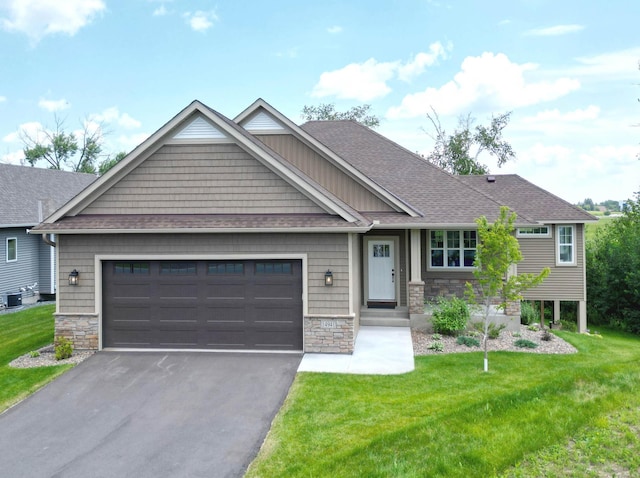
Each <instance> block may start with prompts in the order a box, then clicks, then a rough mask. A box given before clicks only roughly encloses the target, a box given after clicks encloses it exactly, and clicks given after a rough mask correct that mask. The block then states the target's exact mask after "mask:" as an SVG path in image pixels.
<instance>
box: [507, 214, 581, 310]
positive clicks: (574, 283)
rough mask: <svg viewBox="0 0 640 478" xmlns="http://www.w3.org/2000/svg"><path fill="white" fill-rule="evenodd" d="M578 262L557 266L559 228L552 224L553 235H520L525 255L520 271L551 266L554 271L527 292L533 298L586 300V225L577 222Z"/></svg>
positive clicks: (534, 271)
mask: <svg viewBox="0 0 640 478" xmlns="http://www.w3.org/2000/svg"><path fill="white" fill-rule="evenodd" d="M575 230H576V250H575V255H576V265H575V266H560V267H558V266H556V247H557V239H556V231H555V226H552V237H549V238H539V239H538V238H526V239H525V238H520V239H519V242H520V251H521V252H522V256H523V257H524V259H523V261H522V262H521V263H520V264H518V273H534V274H537V273H539V272H540V271H541V270H542V269H543V268H544V267H549V268H550V269H551V273H550V274H549V276H548V277H547V278H546V279H545V280H544V282H543V283H542V284H541V285H539V286H538V287H536V288H534V289H530V290H528V291H526V292H525V293H524V294H523V295H524V297H525V299H530V300H585V282H584V267H585V266H584V261H583V251H584V226H583V225H582V224H577V225H576V228H575Z"/></svg>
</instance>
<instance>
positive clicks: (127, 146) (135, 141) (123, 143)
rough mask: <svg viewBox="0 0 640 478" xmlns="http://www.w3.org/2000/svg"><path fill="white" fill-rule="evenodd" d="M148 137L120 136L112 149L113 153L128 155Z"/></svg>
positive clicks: (144, 134)
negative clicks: (122, 152)
mask: <svg viewBox="0 0 640 478" xmlns="http://www.w3.org/2000/svg"><path fill="white" fill-rule="evenodd" d="M149 136H150V135H149V133H135V134H131V135H120V136H118V140H117V145H116V147H115V148H114V151H126V152H127V153H128V152H130V151H132V150H133V149H134V148H135V147H136V146H138V145H140V144H141V143H142V142H143V141H145V140H146V139H147V138H148V137H149Z"/></svg>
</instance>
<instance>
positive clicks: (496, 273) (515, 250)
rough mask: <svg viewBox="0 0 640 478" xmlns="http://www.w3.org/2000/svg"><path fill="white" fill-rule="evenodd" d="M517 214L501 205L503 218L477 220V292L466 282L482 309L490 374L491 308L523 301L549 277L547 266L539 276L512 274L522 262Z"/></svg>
mask: <svg viewBox="0 0 640 478" xmlns="http://www.w3.org/2000/svg"><path fill="white" fill-rule="evenodd" d="M515 220H516V214H515V213H510V212H509V208H508V207H506V206H502V207H501V208H500V216H499V217H498V219H496V221H495V222H494V223H493V224H489V222H488V221H487V218H486V217H485V216H481V217H479V218H478V219H476V224H477V225H478V244H477V249H476V258H475V261H474V266H475V269H474V271H473V275H474V277H475V278H476V280H477V282H478V291H476V290H475V289H474V288H473V286H472V285H471V283H469V282H467V291H466V294H467V297H468V299H469V301H470V302H471V303H473V304H477V305H480V306H481V308H482V346H483V349H484V371H485V372H488V371H489V354H488V350H487V339H488V336H489V323H490V320H489V317H490V315H491V305H492V304H494V303H497V304H498V305H496V308H497V309H503V310H504V309H505V308H506V306H507V302H512V301H516V300H521V299H522V292H523V291H525V290H527V289H529V288H531V287H535V286H537V285H538V284H540V283H541V282H542V281H543V280H544V279H545V277H547V276H548V275H549V272H550V270H549V268H548V267H545V268H544V269H542V271H541V272H540V273H539V274H537V275H536V274H510V273H509V271H510V269H511V268H512V266H513V265H514V264H517V263H518V262H520V261H521V260H522V253H521V252H520V245H519V244H518V240H517V239H516V238H515V235H514V230H515V228H514V225H513V224H514V222H515Z"/></svg>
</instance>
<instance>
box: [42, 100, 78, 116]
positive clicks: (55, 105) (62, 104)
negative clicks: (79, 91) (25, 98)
mask: <svg viewBox="0 0 640 478" xmlns="http://www.w3.org/2000/svg"><path fill="white" fill-rule="evenodd" d="M38 106H39V107H40V108H42V109H43V110H47V111H49V112H50V113H55V112H56V111H62V110H66V109H67V108H69V107H70V106H71V105H70V104H69V102H68V101H67V100H65V99H64V98H60V99H59V100H45V99H44V98H41V99H40V101H38Z"/></svg>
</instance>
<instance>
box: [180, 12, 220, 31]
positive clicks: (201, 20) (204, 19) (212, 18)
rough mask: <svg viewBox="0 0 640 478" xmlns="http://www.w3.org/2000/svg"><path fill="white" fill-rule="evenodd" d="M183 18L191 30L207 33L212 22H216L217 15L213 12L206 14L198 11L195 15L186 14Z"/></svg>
mask: <svg viewBox="0 0 640 478" xmlns="http://www.w3.org/2000/svg"><path fill="white" fill-rule="evenodd" d="M183 16H184V18H186V20H187V23H189V26H190V27H191V29H192V30H195V31H197V32H204V31H207V30H208V29H209V28H211V27H212V26H213V23H214V22H217V21H218V15H217V14H216V12H215V11H214V10H210V11H208V12H204V11H202V10H198V11H197V12H195V13H192V12H186V13H184V14H183Z"/></svg>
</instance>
